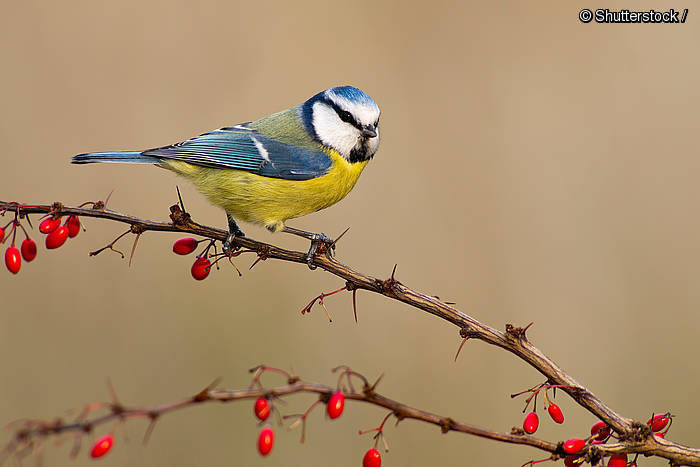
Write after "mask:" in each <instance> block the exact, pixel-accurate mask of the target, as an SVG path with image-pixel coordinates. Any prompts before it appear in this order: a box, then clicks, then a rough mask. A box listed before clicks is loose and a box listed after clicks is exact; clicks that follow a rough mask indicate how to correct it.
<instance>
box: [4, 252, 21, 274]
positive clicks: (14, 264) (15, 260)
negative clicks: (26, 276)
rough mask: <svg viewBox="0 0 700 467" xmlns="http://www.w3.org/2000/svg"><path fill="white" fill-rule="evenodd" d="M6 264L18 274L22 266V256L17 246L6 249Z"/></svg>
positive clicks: (9, 269)
mask: <svg viewBox="0 0 700 467" xmlns="http://www.w3.org/2000/svg"><path fill="white" fill-rule="evenodd" d="M5 266H7V270H8V271H10V272H11V273H12V274H17V273H18V272H19V268H20V267H21V266H22V258H21V257H20V255H19V250H18V249H17V247H16V246H11V247H10V248H8V249H7V250H5Z"/></svg>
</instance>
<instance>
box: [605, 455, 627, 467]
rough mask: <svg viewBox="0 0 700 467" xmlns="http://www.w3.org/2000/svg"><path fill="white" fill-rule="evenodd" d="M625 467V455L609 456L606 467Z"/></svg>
mask: <svg viewBox="0 0 700 467" xmlns="http://www.w3.org/2000/svg"><path fill="white" fill-rule="evenodd" d="M626 466H627V454H615V455H614V456H610V460H609V461H608V467H626Z"/></svg>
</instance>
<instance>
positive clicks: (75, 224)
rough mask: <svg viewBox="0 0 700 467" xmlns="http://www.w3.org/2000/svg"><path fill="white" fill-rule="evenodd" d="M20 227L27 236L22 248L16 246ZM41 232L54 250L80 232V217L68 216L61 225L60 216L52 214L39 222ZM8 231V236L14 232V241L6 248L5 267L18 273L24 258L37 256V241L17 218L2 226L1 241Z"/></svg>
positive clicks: (2, 241) (29, 260) (48, 245)
mask: <svg viewBox="0 0 700 467" xmlns="http://www.w3.org/2000/svg"><path fill="white" fill-rule="evenodd" d="M8 228H9V231H8ZM18 228H20V229H22V231H23V232H24V236H25V238H24V240H23V241H22V244H21V245H20V248H17V247H16V246H15V240H16V237H17V229H18ZM39 232H41V233H43V234H45V235H46V249H47V250H53V249H55V248H58V247H60V246H61V245H63V244H64V243H66V240H68V239H69V238H73V237H75V236H76V235H78V233H80V219H78V217H77V216H68V218H67V219H66V221H65V223H64V224H63V225H61V217H60V216H58V217H53V216H50V217H47V218H46V219H44V220H43V221H42V222H41V224H39ZM6 233H7V238H9V236H10V234H12V242H11V243H10V246H9V247H8V248H7V249H6V250H5V267H7V270H8V271H10V272H11V273H12V274H17V273H18V272H19V270H20V268H21V267H22V259H24V260H25V261H26V262H28V263H29V262H31V261H32V260H34V258H36V253H37V247H36V242H35V241H34V240H33V239H32V238H30V237H29V234H28V233H27V231H26V230H25V228H24V226H23V225H22V224H20V222H19V220H17V219H16V218H15V219H14V220H12V221H10V222H9V223H8V224H6V225H5V226H4V227H2V228H0V243H4V241H5V240H6V238H5V236H6Z"/></svg>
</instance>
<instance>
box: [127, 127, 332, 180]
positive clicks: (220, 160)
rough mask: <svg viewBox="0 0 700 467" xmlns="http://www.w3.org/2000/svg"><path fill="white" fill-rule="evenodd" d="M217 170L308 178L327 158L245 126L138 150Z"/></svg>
mask: <svg viewBox="0 0 700 467" xmlns="http://www.w3.org/2000/svg"><path fill="white" fill-rule="evenodd" d="M141 154H142V155H144V156H152V157H155V158H158V159H174V160H179V161H183V162H188V163H190V164H194V165H201V166H204V167H212V168H217V169H238V170H245V171H248V172H252V173H255V174H258V175H262V176H264V177H271V178H282V179H286V180H309V179H312V178H316V177H320V176H321V175H323V174H325V173H326V172H327V171H328V169H329V168H330V166H331V163H332V161H331V159H330V157H329V156H328V154H326V153H324V152H323V151H315V150H313V149H306V148H300V147H296V146H293V145H290V144H286V143H282V142H280V141H277V140H274V139H272V138H267V137H265V136H262V135H261V134H260V133H258V132H257V131H255V130H253V129H250V128H247V127H246V126H245V125H238V126H234V127H226V128H221V129H220V130H215V131H212V132H210V133H205V134H203V135H200V136H197V137H195V138H192V139H189V140H187V141H183V142H181V143H176V144H172V145H170V146H164V147H162V148H156V149H149V150H147V151H143V152H142V153H141Z"/></svg>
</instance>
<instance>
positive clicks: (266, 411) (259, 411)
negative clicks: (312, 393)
mask: <svg viewBox="0 0 700 467" xmlns="http://www.w3.org/2000/svg"><path fill="white" fill-rule="evenodd" d="M344 409H345V394H343V393H342V391H337V392H334V393H333V394H331V397H330V398H329V399H328V403H327V404H326V414H327V415H328V418H330V419H331V420H335V419H336V418H338V417H340V416H341V415H342V414H343V410H344ZM253 413H254V414H255V416H256V417H257V418H258V420H260V421H261V422H264V421H265V420H267V419H268V418H269V417H270V413H272V407H271V405H270V402H269V401H268V400H267V399H266V398H264V397H258V398H257V399H256V400H255V404H254V405H253ZM274 443H275V431H274V430H273V429H272V427H270V426H268V425H265V426H263V428H262V429H261V430H260V434H259V435H258V452H259V453H260V455H262V456H267V455H268V454H270V452H271V451H272V446H273V445H274ZM381 465H382V456H381V455H380V454H379V451H377V450H376V449H370V450H368V451H367V452H366V453H365V456H364V458H363V459H362V467H381Z"/></svg>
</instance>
